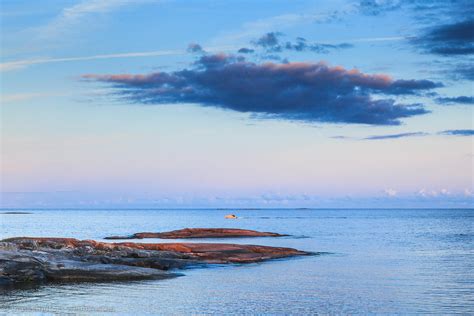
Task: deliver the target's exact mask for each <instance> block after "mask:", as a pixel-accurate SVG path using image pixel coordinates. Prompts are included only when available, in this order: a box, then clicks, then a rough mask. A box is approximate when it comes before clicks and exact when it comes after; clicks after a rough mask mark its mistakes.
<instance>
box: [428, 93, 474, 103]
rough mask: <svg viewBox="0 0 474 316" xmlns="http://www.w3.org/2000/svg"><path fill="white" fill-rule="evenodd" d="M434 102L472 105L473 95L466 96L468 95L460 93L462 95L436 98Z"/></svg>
mask: <svg viewBox="0 0 474 316" xmlns="http://www.w3.org/2000/svg"><path fill="white" fill-rule="evenodd" d="M436 102H438V103H440V104H467V105H474V97H468V96H465V95H462V96H458V97H445V98H437V99H436Z"/></svg>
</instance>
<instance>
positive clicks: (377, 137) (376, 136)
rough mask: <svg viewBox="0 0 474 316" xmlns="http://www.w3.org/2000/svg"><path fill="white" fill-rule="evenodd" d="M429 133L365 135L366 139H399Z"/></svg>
mask: <svg viewBox="0 0 474 316" xmlns="http://www.w3.org/2000/svg"><path fill="white" fill-rule="evenodd" d="M427 135H429V134H427V133H423V132H413V133H400V134H390V135H372V136H368V137H365V138H364V139H366V140H382V139H397V138H405V137H413V136H427Z"/></svg>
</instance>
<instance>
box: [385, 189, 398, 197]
mask: <svg viewBox="0 0 474 316" xmlns="http://www.w3.org/2000/svg"><path fill="white" fill-rule="evenodd" d="M384 193H385V195H387V196H390V197H395V196H397V194H398V192H397V190H394V189H385V190H384Z"/></svg>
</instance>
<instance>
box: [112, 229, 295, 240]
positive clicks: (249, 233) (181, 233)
mask: <svg viewBox="0 0 474 316" xmlns="http://www.w3.org/2000/svg"><path fill="white" fill-rule="evenodd" d="M282 236H288V235H281V234H277V233H271V232H259V231H255V230H249V229H238V228H185V229H179V230H173V231H169V232H162V233H148V232H146V233H136V234H133V235H130V236H110V237H105V239H143V238H160V239H185V238H240V237H282Z"/></svg>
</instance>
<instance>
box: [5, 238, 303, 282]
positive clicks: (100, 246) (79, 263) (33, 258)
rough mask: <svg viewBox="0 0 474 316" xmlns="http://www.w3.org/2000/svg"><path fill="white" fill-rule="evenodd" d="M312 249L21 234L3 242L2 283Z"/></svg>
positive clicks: (134, 275)
mask: <svg viewBox="0 0 474 316" xmlns="http://www.w3.org/2000/svg"><path fill="white" fill-rule="evenodd" d="M308 254H309V253H307V252H304V251H299V250H296V249H292V248H282V247H268V246H257V245H237V244H220V243H218V244H213V243H133V242H121V243H108V242H98V241H94V240H78V239H74V238H31V237H18V238H10V239H5V240H3V241H1V242H0V288H7V287H12V286H16V285H19V284H25V283H27V284H43V283H47V282H85V281H91V282H92V281H94V282H98V281H115V280H137V279H150V278H155V279H156V278H170V277H175V276H177V275H178V274H176V273H169V272H167V271H166V270H170V269H182V268H189V267H193V266H199V265H203V264H214V263H219V264H223V263H251V262H260V261H264V260H269V259H276V258H284V257H290V256H301V255H308Z"/></svg>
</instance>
